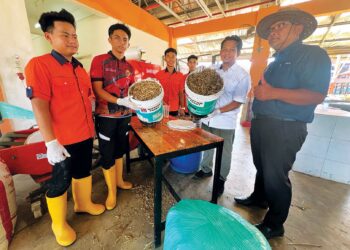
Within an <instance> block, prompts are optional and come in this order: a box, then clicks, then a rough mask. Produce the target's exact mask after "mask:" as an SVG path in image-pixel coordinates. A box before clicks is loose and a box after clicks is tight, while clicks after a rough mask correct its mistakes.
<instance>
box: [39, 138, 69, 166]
mask: <svg viewBox="0 0 350 250" xmlns="http://www.w3.org/2000/svg"><path fill="white" fill-rule="evenodd" d="M45 145H46V148H47V152H46V155H47V160H48V161H49V163H50V164H51V165H55V163H58V162H61V161H64V160H65V159H66V157H70V154H69V153H68V151H67V149H65V148H64V147H63V146H62V145H61V144H60V143H59V142H58V141H57V140H56V139H55V140H52V141H49V142H46V143H45Z"/></svg>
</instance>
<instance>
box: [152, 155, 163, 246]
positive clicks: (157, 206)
mask: <svg viewBox="0 0 350 250" xmlns="http://www.w3.org/2000/svg"><path fill="white" fill-rule="evenodd" d="M154 160H155V173H154V244H155V247H159V246H160V245H161V236H162V165H163V160H162V159H161V158H156V157H155V158H154Z"/></svg>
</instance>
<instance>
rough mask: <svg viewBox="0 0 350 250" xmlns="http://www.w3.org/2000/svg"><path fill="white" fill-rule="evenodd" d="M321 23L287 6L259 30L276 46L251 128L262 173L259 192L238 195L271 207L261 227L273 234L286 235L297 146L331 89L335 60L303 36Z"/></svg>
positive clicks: (257, 183) (247, 203)
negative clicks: (309, 43) (290, 178)
mask: <svg viewBox="0 0 350 250" xmlns="http://www.w3.org/2000/svg"><path fill="white" fill-rule="evenodd" d="M316 27H317V21H316V19H315V17H313V16H312V15H311V14H309V13H306V12H303V11H301V10H298V9H295V8H293V9H292V8H285V9H281V10H280V11H278V12H276V13H274V14H271V15H269V16H267V17H265V18H263V19H262V20H261V21H260V23H259V24H258V26H257V32H258V35H259V36H260V37H261V38H263V39H267V40H268V41H269V44H270V46H271V47H272V48H273V49H274V50H275V51H276V53H275V54H274V58H275V60H274V61H273V62H272V63H271V64H269V65H268V67H267V68H266V70H265V72H264V74H263V76H262V78H261V80H260V82H259V85H258V86H256V87H255V88H254V96H255V100H254V102H253V114H254V116H253V120H252V126H251V130H250V135H251V148H252V154H253V161H254V165H255V167H256V170H257V173H256V179H255V186H254V191H253V193H252V194H251V195H250V196H249V197H248V198H245V199H239V198H235V201H236V203H238V204H240V205H244V206H257V207H261V208H267V207H268V208H269V209H268V212H267V213H266V216H265V218H264V220H263V221H262V223H260V224H258V225H257V228H258V229H259V230H260V231H261V232H262V233H263V234H264V235H265V237H266V238H267V239H270V238H273V237H277V236H283V234H284V228H283V224H284V222H285V221H286V219H287V217H288V212H289V207H290V204H291V197H292V189H291V183H290V180H289V176H288V174H289V171H290V170H291V168H292V166H293V163H294V161H295V157H296V154H297V152H298V151H299V150H300V148H301V146H302V145H303V143H304V141H305V138H306V136H307V128H306V123H310V122H312V120H313V118H314V110H315V108H316V105H317V104H319V103H321V102H322V101H323V100H324V98H325V97H326V95H327V91H328V87H329V82H330V73H331V62H330V59H329V57H328V55H327V53H326V52H325V51H324V50H323V49H321V48H320V47H319V46H311V45H305V44H303V43H302V40H304V39H305V38H307V37H308V36H310V35H311V34H312V33H313V32H314V30H315V29H316Z"/></svg>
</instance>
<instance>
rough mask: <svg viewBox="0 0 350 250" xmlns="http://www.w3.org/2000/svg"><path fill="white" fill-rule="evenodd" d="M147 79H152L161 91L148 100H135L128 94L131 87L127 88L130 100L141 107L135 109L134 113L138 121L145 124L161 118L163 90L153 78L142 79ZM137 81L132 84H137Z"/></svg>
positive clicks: (155, 121)
mask: <svg viewBox="0 0 350 250" xmlns="http://www.w3.org/2000/svg"><path fill="white" fill-rule="evenodd" d="M147 80H148V81H153V82H155V83H157V84H158V85H159V86H160V87H161V89H162V90H161V93H160V94H159V95H158V96H157V97H155V98H153V99H152V100H148V101H139V100H136V99H134V98H132V96H131V95H130V90H131V89H132V87H131V88H129V93H128V96H129V99H130V101H131V102H133V103H134V104H136V105H138V106H140V107H141V109H139V110H136V115H137V117H138V118H139V119H140V121H141V122H143V123H146V124H154V123H157V122H160V121H161V120H162V119H163V97H164V90H163V87H162V85H161V84H160V83H159V82H158V81H157V80H155V79H152V78H149V79H145V80H142V81H147ZM139 82H141V81H139ZM139 82H136V83H134V84H133V85H135V84H138V83H139Z"/></svg>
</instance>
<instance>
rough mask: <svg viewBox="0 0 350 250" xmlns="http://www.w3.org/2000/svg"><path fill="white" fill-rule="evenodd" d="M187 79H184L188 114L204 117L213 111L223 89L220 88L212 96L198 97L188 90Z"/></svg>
mask: <svg viewBox="0 0 350 250" xmlns="http://www.w3.org/2000/svg"><path fill="white" fill-rule="evenodd" d="M187 79H188V76H187V78H186V84H185V93H186V102H187V108H188V110H189V112H190V113H192V114H193V115H196V116H200V117H203V116H206V115H208V114H210V113H211V112H213V111H214V109H215V105H216V102H217V100H218V98H219V97H220V96H221V94H222V93H223V90H224V88H222V89H221V90H220V91H219V92H218V93H216V94H213V95H208V96H205V95H199V94H196V93H194V92H193V91H192V90H190V88H189V87H188V86H187Z"/></svg>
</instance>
